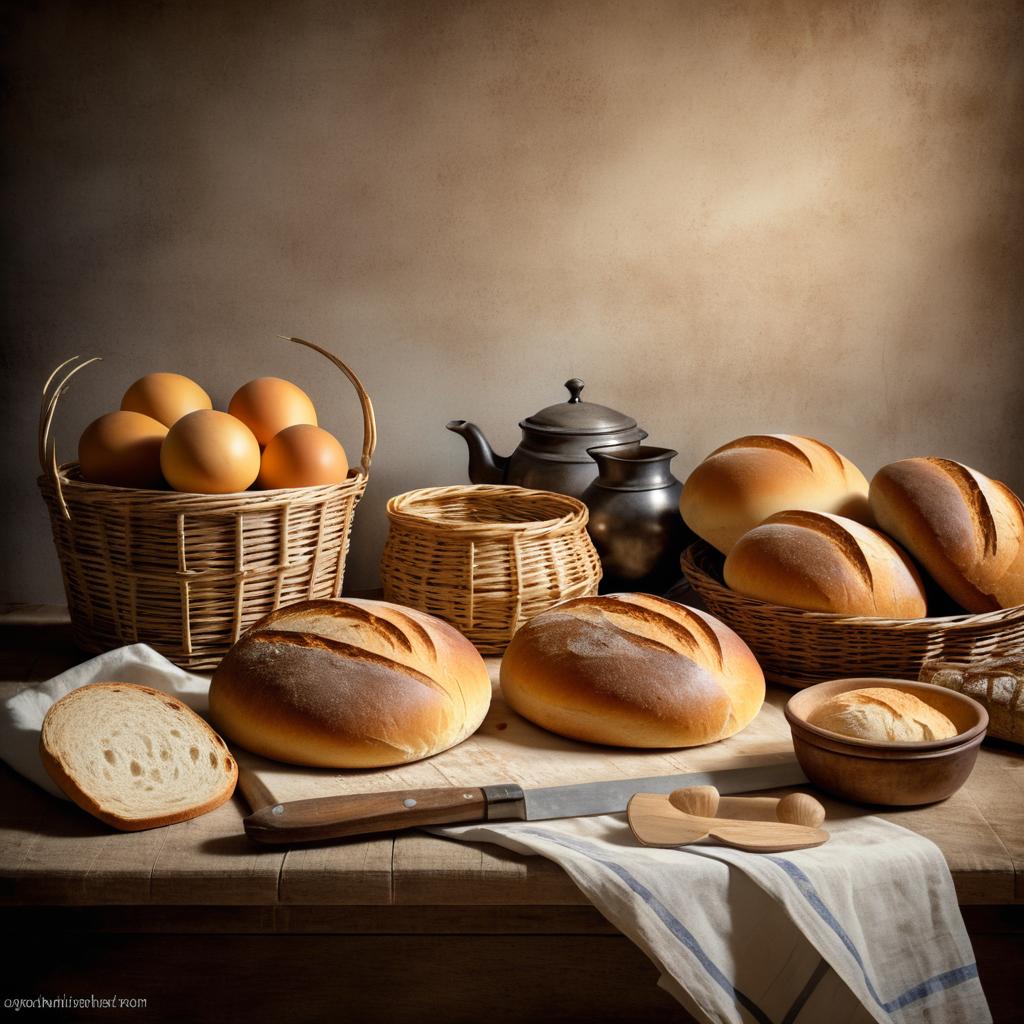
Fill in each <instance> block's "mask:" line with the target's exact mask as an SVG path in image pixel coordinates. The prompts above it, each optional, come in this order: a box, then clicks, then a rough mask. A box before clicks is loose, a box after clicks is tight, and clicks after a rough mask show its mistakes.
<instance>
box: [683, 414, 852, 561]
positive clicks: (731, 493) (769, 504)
mask: <svg viewBox="0 0 1024 1024" xmlns="http://www.w3.org/2000/svg"><path fill="white" fill-rule="evenodd" d="M790 508H806V509H811V510H813V511H817V512H831V513H833V514H835V515H840V516H846V517H848V518H851V519H856V520H857V521H858V522H862V523H866V524H868V525H871V523H872V520H871V513H870V511H869V509H868V482H867V480H866V479H865V477H864V474H863V473H862V472H861V471H860V470H859V469H858V468H857V467H856V466H855V465H854V464H853V463H852V462H850V460H849V459H847V458H846V457H845V456H844V455H840V454H839V452H837V451H835V450H834V449H833V448H830V447H829V446H828V445H827V444H824V443H823V442H821V441H816V440H814V438H812V437H800V436H798V435H796V434H756V435H751V436H748V437H740V438H738V439H737V440H735V441H730V442H729V443H728V444H725V445H722V447H721V448H717V449H715V451H713V452H712V453H711V454H710V455H709V456H708V457H707V458H706V459H705V460H704V461H703V462H702V463H701V464H700V465H699V466H697V468H696V469H695V470H694V471H693V472H692V473H691V474H690V475H689V477H688V478H687V480H686V483H685V484H684V485H683V493H682V495H681V497H680V499H679V510H680V512H681V513H682V516H683V519H684V520H685V521H686V525H687V526H689V527H690V529H691V530H693V532H694V533H696V534H697V536H698V537H701V538H703V539H704V540H706V541H707V542H708V543H709V544H710V545H711V546H712V547H714V548H717V549H718V550H719V551H721V552H722V554H723V555H727V554H728V553H729V552H730V551H731V550H732V546H733V544H735V543H736V541H737V540H739V539H740V537H742V536H743V534H745V533H746V532H747V531H748V530H750V529H753V528H754V527H755V526H757V525H758V524H759V523H762V522H764V520H765V519H767V518H768V517H769V516H770V515H773V514H774V513H776V512H781V511H783V510H784V509H790Z"/></svg>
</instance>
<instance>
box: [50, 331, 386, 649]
mask: <svg viewBox="0 0 1024 1024" xmlns="http://www.w3.org/2000/svg"><path fill="white" fill-rule="evenodd" d="M284 340H286V341H291V342H294V343H295V344H298V345H305V346H306V347H307V348H311V349H313V350H314V351H316V352H319V353H320V354H321V355H322V356H324V357H325V358H327V359H329V360H330V361H331V362H332V363H333V364H334V365H335V366H337V367H338V369H339V370H341V372H342V373H344V374H345V376H346V377H348V379H349V380H350V381H351V383H352V386H353V387H354V388H355V390H356V394H357V395H358V397H359V402H360V404H361V406H362V412H363V449H362V456H361V459H360V463H359V466H358V467H354V468H352V469H351V470H350V471H349V475H348V479H346V480H345V481H344V482H343V483H340V484H328V485H325V486H320V487H296V488H289V489H287V490H272V491H244V492H241V493H238V494H217V495H209V494H183V493H179V492H176V491H162V490H139V489H135V488H128V487H109V486H107V485H105V484H93V483H87V482H86V481H84V480H82V478H81V474H80V472H79V467H78V464H77V463H75V462H69V463H65V464H64V465H58V463H57V455H56V450H55V446H54V441H53V437H52V432H51V427H52V424H53V418H54V413H55V411H56V408H57V403H58V402H59V400H60V397H61V395H62V394H63V393H64V391H65V390H66V389H67V386H68V382H69V381H70V380H71V378H72V377H73V376H74V375H75V374H76V373H77V372H78V371H79V370H81V369H83V368H84V367H86V366H88V365H89V364H90V363H93V362H96V361H97V360H95V359H89V360H86V361H83V362H79V361H78V357H77V356H76V357H75V358H74V359H71V360H68V361H67V362H66V363H64V364H62V365H61V366H59V367H58V368H57V369H56V370H55V371H54V373H53V374H52V375H51V377H50V379H49V380H48V381H47V382H46V385H45V386H44V389H43V407H42V412H41V414H40V422H39V459H40V462H41V464H42V466H43V475H42V476H41V477H40V478H39V487H40V490H41V491H42V493H43V498H44V499H45V501H46V504H47V507H48V509H49V512H50V523H51V525H52V527H53V538H54V543H55V544H56V546H57V554H58V556H59V557H60V565H61V571H62V573H63V576H64V590H65V592H66V594H67V600H68V608H69V610H70V613H71V625H72V629H73V631H74V637H75V642H76V643H77V644H78V646H79V647H81V648H83V649H84V650H87V651H106V650H110V649H111V648H113V647H119V646H121V645H123V644H130V643H137V642H141V643H147V644H149V645H150V646H151V647H153V648H155V649H156V650H158V651H159V652H160V653H161V654H163V655H165V656H166V657H167V658H169V659H170V660H171V661H173V662H175V663H176V664H178V665H181V666H182V667H184V668H190V669H204V668H213V667H215V666H216V665H217V664H218V663H219V662H220V660H221V658H222V657H223V656H224V654H225V653H226V652H227V650H228V648H229V647H230V646H231V645H232V644H233V643H234V642H235V640H237V639H238V637H239V635H240V634H241V633H242V632H243V631H244V630H246V629H247V628H248V627H249V626H250V625H252V624H253V623H254V622H256V621H257V620H258V619H260V618H262V617H263V616H264V615H266V614H267V613H268V612H271V611H273V610H274V609H275V608H277V607H279V606H280V605H285V604H290V603H292V602H294V601H301V600H305V599H307V598H314V597H333V596H336V595H338V594H339V593H340V592H341V583H342V577H343V575H344V571H345V557H346V555H347V553H348V543H349V533H350V531H351V529H352V518H353V514H354V512H355V507H356V503H357V502H358V501H359V499H360V498H361V497H362V495H363V492H364V491H365V490H366V483H367V479H368V477H369V472H370V460H371V458H372V457H373V451H374V448H375V447H376V443H377V430H376V424H375V421H374V417H373V406H372V404H371V403H370V398H369V395H367V393H366V389H365V388H364V387H363V385H362V383H361V382H360V380H359V378H358V377H357V376H356V375H355V374H354V373H353V372H352V371H351V370H350V369H349V368H348V367H347V366H346V365H345V364H344V363H343V362H342V361H341V360H340V359H337V358H335V357H334V356H333V355H331V354H330V353H329V352H326V351H325V350H324V349H322V348H320V347H319V346H317V345H314V344H312V343H311V342H308V341H303V340H302V339H301V338H287V339H284Z"/></svg>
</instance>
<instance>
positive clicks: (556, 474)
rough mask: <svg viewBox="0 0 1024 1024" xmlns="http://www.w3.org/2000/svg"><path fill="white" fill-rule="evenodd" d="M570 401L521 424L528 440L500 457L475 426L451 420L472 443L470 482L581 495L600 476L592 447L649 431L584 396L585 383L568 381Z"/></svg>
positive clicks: (451, 427)
mask: <svg viewBox="0 0 1024 1024" xmlns="http://www.w3.org/2000/svg"><path fill="white" fill-rule="evenodd" d="M565 386H566V388H568V390H569V401H568V402H561V403H559V404H557V405H549V406H548V407H547V408H546V409H541V411H540V412H538V413H535V414H534V415H533V416H530V417H528V418H527V419H525V420H520V421H519V426H520V428H521V429H522V431H523V440H522V442H521V443H520V445H519V447H518V448H516V450H515V451H514V452H513V453H512V454H511V455H495V453H494V450H493V449H492V448H491V446H490V444H489V443H488V441H487V438H485V437H484V435H483V431H481V429H480V428H479V427H478V426H477V425H476V424H475V423H467V422H466V421H465V420H451V421H450V422H449V423H447V424H445V426H446V427H447V428H448V429H449V430H451V431H454V432H455V433H456V434H460V435H461V436H462V437H464V438H465V439H466V444H467V445H468V446H469V479H470V481H471V482H472V483H474V484H501V483H505V484H517V485H519V486H520V487H533V488H536V489H538V490H542V491H557V492H559V493H560V494H569V495H572V496H573V497H574V498H578V497H580V495H581V494H583V492H584V491H585V490H586V488H587V486H588V485H589V484H590V482H591V481H592V480H593V479H594V478H595V477H596V476H597V464H596V463H595V462H594V460H593V459H592V458H591V457H590V455H589V454H588V453H587V449H588V448H595V447H601V448H612V447H617V446H619V445H624V444H637V443H638V442H640V441H642V440H643V439H644V438H645V437H646V436H647V431H646V430H642V429H641V428H640V427H638V426H637V425H636V420H635V419H633V418H632V417H630V416H625V415H624V414H623V413H621V412H616V411H615V410H614V409H609V408H607V406H604V405H596V404H595V403H593V402H584V401H583V400H582V399H581V398H580V393H581V392H582V391H583V381H581V380H580V379H579V378H578V377H573V379H572V380H567V381H566V382H565Z"/></svg>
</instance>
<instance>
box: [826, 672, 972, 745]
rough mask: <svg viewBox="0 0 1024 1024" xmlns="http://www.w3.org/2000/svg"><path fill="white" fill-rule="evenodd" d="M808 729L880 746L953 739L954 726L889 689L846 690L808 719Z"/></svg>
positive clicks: (917, 701)
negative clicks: (849, 737) (813, 728)
mask: <svg viewBox="0 0 1024 1024" xmlns="http://www.w3.org/2000/svg"><path fill="white" fill-rule="evenodd" d="M807 722H808V724H809V725H816V726H817V727H818V728H819V729H827V730H828V731H829V732H835V733H838V734H839V735H840V736H853V737H854V738H855V739H860V740H875V741H876V742H879V743H923V742H925V741H927V740H946V739H949V738H950V737H951V736H955V735H956V732H957V730H956V726H955V725H954V724H953V723H952V722H951V721H950V720H949V718H947V717H946V716H945V715H944V714H943V713H942V712H941V711H938V710H936V709H935V708H933V707H932V706H931V705H930V704H926V703H925V702H924V701H923V700H921V698H920V697H916V696H914V694H912V693H907V692H905V691H904V690H896V689H893V688H892V687H888V686H869V687H866V688H865V689H863V690H848V691H847V692H846V693H839V694H836V696H835V697H832V698H831V699H830V700H827V701H825V703H824V704H822V705H821V706H820V707H818V708H815V710H814V711H813V712H812V713H811V714H810V715H809V716H808V718H807Z"/></svg>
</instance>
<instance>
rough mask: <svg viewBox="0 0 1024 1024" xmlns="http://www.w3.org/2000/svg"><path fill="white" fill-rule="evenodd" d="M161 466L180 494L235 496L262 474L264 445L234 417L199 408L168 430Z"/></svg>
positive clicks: (161, 453)
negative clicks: (261, 451)
mask: <svg viewBox="0 0 1024 1024" xmlns="http://www.w3.org/2000/svg"><path fill="white" fill-rule="evenodd" d="M160 465H161V467H162V468H163V471H164V476H165V477H167V482H168V483H169V484H170V485H171V486H172V487H173V488H174V489H175V490H176V491H188V492H189V493H192V494H231V493H233V492H235V491H244V490H245V489H246V488H247V487H248V486H249V485H250V484H252V482H253V481H254V480H255V479H256V476H257V475H258V473H259V471H260V446H259V445H258V444H257V443H256V438H255V437H253V434H252V431H251V430H250V429H249V428H248V427H247V426H246V425H245V424H244V423H242V422H241V420H237V419H235V417H234V416H229V415H228V414H227V413H226V412H217V411H215V410H213V409H199V410H197V411H196V412H190V413H189V414H188V415H187V416H182V417H181V419H180V420H178V422H177V423H175V424H174V426H173V427H171V429H170V430H168V431H167V437H166V438H165V439H164V443H163V447H162V448H161V449H160Z"/></svg>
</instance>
